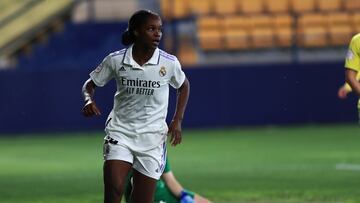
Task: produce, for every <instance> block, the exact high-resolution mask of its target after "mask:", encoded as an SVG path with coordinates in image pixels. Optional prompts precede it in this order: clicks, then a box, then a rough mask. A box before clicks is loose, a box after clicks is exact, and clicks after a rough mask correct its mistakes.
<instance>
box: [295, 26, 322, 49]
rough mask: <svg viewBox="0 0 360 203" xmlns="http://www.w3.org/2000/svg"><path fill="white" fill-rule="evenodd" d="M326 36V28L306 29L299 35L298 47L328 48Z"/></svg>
mask: <svg viewBox="0 0 360 203" xmlns="http://www.w3.org/2000/svg"><path fill="white" fill-rule="evenodd" d="M326 34H327V32H326V29H325V28H324V27H305V28H304V29H303V31H302V32H300V33H298V34H297V37H298V45H299V46H301V47H306V48H313V47H324V46H327V45H328V40H327V36H326Z"/></svg>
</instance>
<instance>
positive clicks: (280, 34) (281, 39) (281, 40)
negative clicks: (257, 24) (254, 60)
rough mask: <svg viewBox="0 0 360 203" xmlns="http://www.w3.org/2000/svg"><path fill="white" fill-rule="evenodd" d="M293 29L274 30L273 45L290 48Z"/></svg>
mask: <svg viewBox="0 0 360 203" xmlns="http://www.w3.org/2000/svg"><path fill="white" fill-rule="evenodd" d="M293 36H294V29H292V28H290V27H279V28H277V29H275V32H274V37H275V45H276V46H278V47H291V46H292V45H293Z"/></svg>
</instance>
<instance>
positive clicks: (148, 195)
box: [131, 170, 157, 203]
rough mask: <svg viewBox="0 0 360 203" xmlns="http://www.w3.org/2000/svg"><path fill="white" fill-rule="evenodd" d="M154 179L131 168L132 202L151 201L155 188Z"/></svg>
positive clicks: (144, 202) (142, 202)
mask: <svg viewBox="0 0 360 203" xmlns="http://www.w3.org/2000/svg"><path fill="white" fill-rule="evenodd" d="M156 181H157V180H156V179H154V178H151V177H148V176H146V175H144V174H142V173H140V172H139V171H137V170H133V184H134V185H133V191H132V195H131V200H132V202H133V203H152V202H153V200H154V193H155V188H156Z"/></svg>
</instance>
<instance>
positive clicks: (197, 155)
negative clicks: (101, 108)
mask: <svg viewBox="0 0 360 203" xmlns="http://www.w3.org/2000/svg"><path fill="white" fill-rule="evenodd" d="M102 139H103V133H102V132H101V131H99V132H89V133H54V135H52V136H47V135H45V134H40V135H36V134H27V135H23V136H22V135H20V136H19V135H16V136H15V135H5V136H2V137H0V202H4V203H99V202H102ZM168 149H169V157H170V162H171V166H172V169H173V171H174V173H175V174H176V176H177V178H178V179H179V181H180V182H181V183H182V184H183V185H184V186H185V187H186V188H188V189H190V190H193V191H196V192H198V193H200V194H202V195H204V196H206V197H208V198H209V199H211V200H213V201H214V202H215V203H226V202H229V203H240V202H247V203H303V202H309V203H310V202H311V203H325V202H326V203H335V202H336V203H356V202H360V128H359V127H358V126H356V125H334V126H331V125H320V126H315V125H311V126H292V127H259V128H237V129H212V130H185V131H184V135H183V143H182V144H181V145H180V146H177V147H175V148H174V147H171V146H169V147H168Z"/></svg>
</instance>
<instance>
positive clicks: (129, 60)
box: [123, 44, 160, 68]
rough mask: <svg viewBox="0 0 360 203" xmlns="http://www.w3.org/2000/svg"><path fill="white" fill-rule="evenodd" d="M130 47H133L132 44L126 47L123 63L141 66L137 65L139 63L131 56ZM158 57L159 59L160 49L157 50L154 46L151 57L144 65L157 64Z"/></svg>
mask: <svg viewBox="0 0 360 203" xmlns="http://www.w3.org/2000/svg"><path fill="white" fill-rule="evenodd" d="M132 48H133V44H132V45H131V46H129V47H128V48H127V49H126V51H125V56H124V59H123V64H126V65H129V66H132V67H137V68H141V67H139V65H138V64H137V63H136V62H135V60H134V59H133V57H132ZM159 59H160V50H159V48H156V49H155V51H154V53H153V55H152V57H151V58H150V59H149V61H147V62H146V63H145V64H144V65H158V64H159Z"/></svg>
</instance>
